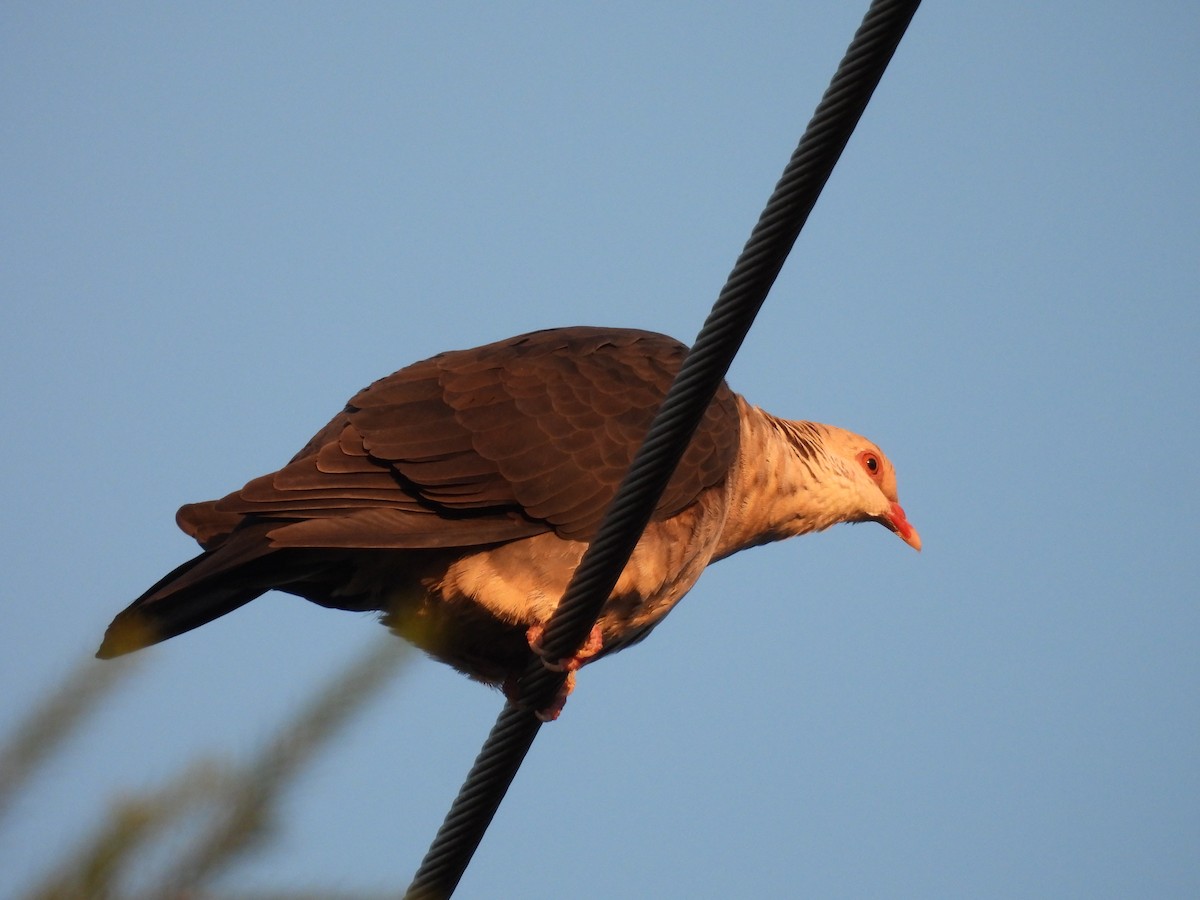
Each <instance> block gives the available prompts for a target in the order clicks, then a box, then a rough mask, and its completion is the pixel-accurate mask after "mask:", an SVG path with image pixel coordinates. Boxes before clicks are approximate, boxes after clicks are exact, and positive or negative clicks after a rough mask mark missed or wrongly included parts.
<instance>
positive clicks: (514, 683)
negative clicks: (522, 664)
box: [503, 672, 575, 722]
mask: <svg viewBox="0 0 1200 900" xmlns="http://www.w3.org/2000/svg"><path fill="white" fill-rule="evenodd" d="M503 690H504V696H505V697H506V698H508V700H509V702H510V703H516V702H517V701H518V700H519V699H520V697H521V686H520V683H519V680H518V679H517V678H516V677H515V676H513V677H510V678H507V679H505V681H504V686H503ZM573 690H575V673H574V672H568V673H567V677H566V678H565V679H564V680H563V683H562V687H560V688H559V689H558V693H556V694H555V695H554V699H553V700H551V701H550V703H549V704H548V705H546V706H543V707H542V708H541V709H535V710H534V711H533V714H534V715H535V716H537V717H538V718H539V719H541V720H542V721H543V722H553V721H554V720H555V719H557V718H558V717H559V716H561V715H562V711H563V707H564V706H566V705H567V698H568V697H569V696H571V691H573Z"/></svg>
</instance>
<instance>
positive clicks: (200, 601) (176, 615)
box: [96, 527, 299, 659]
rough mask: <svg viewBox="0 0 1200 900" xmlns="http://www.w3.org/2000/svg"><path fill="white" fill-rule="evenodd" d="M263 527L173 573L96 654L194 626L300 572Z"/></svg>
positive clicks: (108, 654) (117, 624)
mask: <svg viewBox="0 0 1200 900" xmlns="http://www.w3.org/2000/svg"><path fill="white" fill-rule="evenodd" d="M259 530H260V529H258V528H254V527H251V528H248V529H241V530H239V532H238V533H237V534H236V537H237V538H238V539H236V540H230V541H226V542H223V543H221V544H220V545H218V546H217V547H215V548H214V549H212V550H207V551H205V552H204V553H201V554H200V555H199V556H197V557H195V558H194V559H190V560H188V561H187V562H185V563H184V564H183V565H181V566H179V567H178V568H176V569H175V570H174V571H172V572H170V573H168V574H167V575H166V576H165V577H163V578H162V579H161V580H159V581H158V582H157V583H156V584H154V585H153V586H152V587H150V588H149V590H147V591H146V592H145V593H144V594H142V595H141V596H140V597H138V598H137V599H136V600H134V601H133V603H131V604H130V605H129V606H128V607H127V608H125V609H124V610H122V611H121V612H120V613H118V614H117V617H116V618H115V619H113V621H112V624H111V625H109V626H108V630H107V631H105V633H104V641H103V642H102V643H101V644H100V649H99V650H97V651H96V656H97V657H98V658H100V659H111V658H113V657H114V656H123V655H124V654H126V653H132V652H133V651H134V650H140V649H142V648H143V647H148V646H150V645H151V644H157V643H158V642H159V641H165V640H167V639H168V638H172V637H175V636H176V635H179V634H183V633H184V632H185V631H191V630H192V629H193V628H198V627H199V626H201V625H204V624H206V623H208V622H211V621H212V620H213V619H217V618H220V617H221V616H223V615H225V614H226V613H230V612H233V611H234V610H235V609H237V608H238V607H239V606H243V605H244V604H246V603H249V602H250V601H251V600H253V599H254V598H255V597H258V596H259V595H261V594H264V593H266V592H267V591H269V590H270V589H271V588H274V587H283V586H285V585H286V584H287V583H288V582H289V581H291V580H292V579H294V578H296V577H299V574H298V573H289V572H287V566H286V564H285V562H284V560H283V559H281V558H280V557H281V556H282V555H283V554H281V552H280V551H278V550H276V549H274V548H273V547H271V545H270V543H269V542H268V541H267V539H266V534H265V529H261V531H262V533H255V532H258V531H259ZM281 564H282V565H281Z"/></svg>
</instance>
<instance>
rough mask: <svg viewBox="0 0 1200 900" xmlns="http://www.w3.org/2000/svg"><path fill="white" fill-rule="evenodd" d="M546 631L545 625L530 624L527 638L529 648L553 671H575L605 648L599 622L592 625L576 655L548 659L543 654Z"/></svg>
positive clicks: (526, 634) (526, 633)
mask: <svg viewBox="0 0 1200 900" xmlns="http://www.w3.org/2000/svg"><path fill="white" fill-rule="evenodd" d="M545 631H546V626H544V625H530V626H529V630H528V631H526V632H525V640H527V641H529V649H531V650H532V651H533V652H534V653H536V654H537V655H538V657H539V658H540V659H541V661H542V665H544V666H545V667H546V668H547V669H549V670H550V671H551V672H575V671H576V670H578V669H579V668H580V667H582V666H583V664H584V663H586V662H587V661H588V660H589V659H591V658H592V657H593V656H595V655H596V654H597V653H599V652H600V651H601V650H602V649H604V632H602V631H601V630H600V626H599V625H598V624H597V625H593V626H592V630H591V631H590V632H589V633H588V636H587V640H586V641H584V642H583V646H582V647H580V648H579V649H578V650H576V651H575V655H574V656H567V657H564V658H563V659H546V657H545V656H544V655H543V654H542V635H543V634H544V633H545Z"/></svg>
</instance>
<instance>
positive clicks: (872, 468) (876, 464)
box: [858, 450, 883, 478]
mask: <svg viewBox="0 0 1200 900" xmlns="http://www.w3.org/2000/svg"><path fill="white" fill-rule="evenodd" d="M858 461H859V463H860V464H861V465H862V467H863V469H865V470H866V472H867V474H868V475H870V476H871V477H872V478H878V477H879V476H880V475H881V474H882V473H883V463H882V462H881V461H880V459H879V454H878V453H876V452H875V451H873V450H864V451H863V452H862V453H860V454H858Z"/></svg>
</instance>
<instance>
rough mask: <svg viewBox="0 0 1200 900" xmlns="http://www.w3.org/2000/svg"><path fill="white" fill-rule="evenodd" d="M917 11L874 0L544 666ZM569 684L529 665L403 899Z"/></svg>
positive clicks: (665, 477) (692, 419)
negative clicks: (552, 700) (539, 713)
mask: <svg viewBox="0 0 1200 900" xmlns="http://www.w3.org/2000/svg"><path fill="white" fill-rule="evenodd" d="M919 5H920V0H875V2H873V3H872V4H871V7H870V9H868V10H867V14H866V16H865V17H864V19H863V22H862V25H861V26H859V29H858V31H857V32H856V33H855V35H854V39H853V40H852V41H851V43H850V46H849V48H848V49H847V51H846V54H845V56H844V57H843V58H842V61H841V64H840V65H839V66H838V70H837V72H836V74H835V75H834V77H833V80H832V81H831V82H830V85H829V88H828V89H827V90H826V91H825V94H824V96H823V97H822V98H821V102H820V103H819V104H818V106H817V109H816V112H815V113H814V114H813V117H812V119H811V120H810V122H809V123H808V127H807V128H806V129H805V132H804V135H803V137H802V138H801V139H800V143H799V145H798V146H797V147H796V151H795V153H793V154H792V157H791V159H790V160H789V162H788V164H787V166H786V168H785V169H784V172H783V175H782V177H781V178H780V180H779V183H778V185H777V186H776V188H775V191H774V192H773V193H772V195H771V197H770V199H769V200H768V201H767V205H766V208H765V209H764V210H763V213H762V215H761V216H760V217H759V220H758V223H757V224H756V225H755V227H754V230H753V231H752V232H751V234H750V239H749V240H748V241H747V242H746V246H745V248H744V249H743V250H742V253H741V255H740V256H739V257H738V260H737V262H736V263H735V264H734V267H733V270H732V271H731V272H730V274H729V278H728V280H727V281H726V283H725V287H724V288H723V289H722V290H721V293H720V295H719V296H718V298H717V301H716V303H715V304H714V306H713V308H712V311H711V312H710V313H709V316H708V318H707V320H706V321H705V323H704V326H703V328H701V330H700V333H699V335H698V336H697V338H696V342H695V344H694V345H693V346H692V349H691V351H690V352H689V353H688V355H687V358H686V359H685V360H684V362H683V365H682V367H681V368H680V371H679V374H678V375H677V376H676V378H675V381H674V383H673V384H672V385H671V388H670V390H669V391H668V393H667V396H666V398H665V399H664V401H663V405H662V408H661V409H660V410H659V412H658V415H657V416H656V417H655V419H654V422H653V423H652V424H651V426H650V430H649V432H648V433H647V435H646V439H645V441H644V442H643V444H642V447H641V449H640V450H639V451H638V453H637V455H636V456H635V457H634V460H633V463H632V465H631V466H630V469H629V472H628V474H627V475H626V476H625V479H624V481H622V483H621V486H620V487H619V488H618V490H617V493H616V495H615V497H614V498H613V501H612V504H611V505H610V507H609V509H608V511H607V512H606V513H605V516H604V521H603V522H602V523H601V525H600V529H599V531H598V532H597V534H596V538H595V540H593V541H592V543H591V544H590V546H589V547H588V549H587V552H586V553H585V554H584V556H583V559H582V561H581V562H580V564H579V567H578V568H577V569H576V571H575V575H574V577H573V578H572V579H571V583H570V584H569V585H568V587H567V590H566V593H565V594H564V595H563V598H562V601H561V602H560V603H559V606H558V609H557V610H556V611H555V613H554V615H553V616H552V617H551V619H550V621H549V622H548V623H547V625H546V628H545V631H544V633H543V635H542V657H543V658H544V659H550V660H553V659H563V658H567V657H570V656H572V655H573V654H574V653H575V652H576V650H577V649H578V648H579V647H581V646H582V645H583V643H584V641H585V640H586V638H587V636H588V633H589V632H590V631H591V628H592V626H593V625H594V624H595V622H596V619H597V617H598V616H599V614H600V610H601V608H602V607H603V605H604V603H605V601H606V600H607V599H608V596H609V594H610V593H611V592H612V589H613V587H614V586H615V585H616V582H617V579H618V578H619V576H620V574H621V571H622V570H623V569H624V567H625V564H626V562H628V560H629V556H630V554H631V553H632V552H633V548H634V546H635V545H636V544H637V542H638V539H639V538H640V537H641V534H642V531H643V529H644V528H645V527H646V524H647V523H648V522H649V521H650V516H651V514H652V513H653V511H654V507H655V505H656V504H657V502H658V499H659V497H660V496H661V494H662V492H663V490H664V489H665V488H666V485H667V482H668V481H669V480H670V478H671V475H672V473H673V472H674V471H675V467H676V465H678V463H679V460H680V459H681V458H682V456H683V453H684V451H685V449H686V448H687V445H688V442H689V441H690V440H691V437H692V434H693V433H694V432H695V430H696V428H697V426H698V425H699V423H700V420H701V418H702V417H703V415H704V411H705V410H706V409H707V407H708V404H709V403H710V402H711V400H712V397H713V395H714V394H715V393H716V390H717V388H718V387H719V386H720V383H721V380H722V379H723V378H724V377H725V373H726V372H727V371H728V370H729V366H730V365H731V364H732V362H733V358H734V356H735V354H736V353H737V351H738V349H739V348H740V347H741V344H742V341H743V340H744V339H745V337H746V334H747V332H748V331H749V330H750V325H751V324H752V323H753V321H754V317H755V316H756V315H757V314H758V310H759V309H760V308H761V307H762V304H763V302H764V301H765V300H766V297H767V293H768V291H769V290H770V288H771V285H772V284H774V283H775V279H776V277H777V276H778V275H779V271H780V269H781V268H782V267H783V263H784V260H786V259H787V255H788V253H789V252H790V251H791V249H792V246H793V245H794V244H795V242H796V238H797V237H798V236H799V234H800V230H801V229H802V228H803V227H804V223H805V222H806V221H807V220H808V216H809V213H811V212H812V209H813V206H814V205H815V204H816V202H817V198H818V197H819V196H820V193H821V190H822V189H823V188H824V186H825V182H826V181H827V180H828V178H829V175H830V173H831V172H832V171H833V167H834V165H835V164H836V163H837V160H838V158H839V157H840V156H841V153H842V150H843V149H844V148H845V146H846V143H847V141H848V140H849V139H850V135H851V133H852V132H853V131H854V128H855V126H856V125H857V124H858V120H859V119H860V118H861V116H862V113H863V110H864V109H865V108H866V105H867V102H868V101H869V100H870V99H871V95H872V93H874V91H875V88H876V86H877V85H878V84H879V80H880V79H881V78H882V76H883V72H884V70H885V69H886V68H887V65H888V63H889V62H890V61H891V58H892V55H893V53H894V52H895V50H896V47H897V45H898V44H899V43H900V39H901V38H902V37H903V36H904V32H905V30H906V29H907V28H908V23H909V22H910V21H911V20H912V17H913V15H914V14H915V13H916V10H917V7H918V6H919ZM564 677H565V676H564V675H563V674H562V673H559V672H552V671H550V670H548V669H547V668H546V667H545V666H544V665H543V664H542V662H541V660H539V659H533V660H532V661H531V662H530V665H529V667H528V668H527V669H526V672H525V674H524V675H523V676H522V677H521V680H520V682H519V684H520V691H519V700H518V701H517V702H515V703H514V702H512V701H509V702H508V703H506V704H505V706H504V709H503V710H502V711H501V713H500V716H499V718H498V719H497V720H496V724H495V725H494V726H493V727H492V730H491V732H490V734H489V735H488V738H487V741H486V742H485V743H484V745H483V748H482V749H481V750H480V752H479V756H478V757H476V759H475V763H474V765H473V766H472V768H471V771H470V773H469V774H468V775H467V778H466V781H465V782H464V783H463V786H462V788H461V790H460V791H459V794H458V797H457V798H455V801H454V803H453V805H452V806H451V808H450V811H449V813H447V815H446V819H445V821H444V822H443V823H442V827H441V828H440V829H439V830H438V833H437V836H436V837H435V838H434V841H433V844H432V845H431V846H430V848H429V852H428V853H427V854H426V855H425V859H424V860H423V861H422V863H421V866H420V868H419V869H418V870H417V873H416V875H415V877H414V878H413V881H412V884H411V885H410V886H409V889H408V892H407V893H406V894H405V896H406V898H409V900H441V898H444V897H449V896H450V895H451V894H452V893H453V892H454V889H455V887H457V885H458V882H459V880H460V879H461V878H462V874H463V872H464V871H466V867H467V864H468V863H469V862H470V860H471V857H472V855H473V854H474V852H475V848H476V847H477V846H478V845H479V842H480V840H482V838H483V834H484V832H485V831H486V830H487V827H488V825H489V824H490V823H491V820H492V817H493V816H494V815H495V812H496V810H497V809H498V808H499V806H500V801H501V800H503V799H504V794H505V793H506V792H507V790H508V786H509V785H510V784H511V783H512V779H513V777H514V776H515V775H516V772H517V770H518V769H519V768H520V765H521V762H522V761H523V760H524V758H525V754H526V753H527V752H528V751H529V747H530V746H531V745H532V744H533V739H534V738H535V737H536V736H537V732H538V730H539V729H540V728H541V725H542V723H541V721H540V720H539V719H538V718H537V717H536V716H535V715H534V714H533V712H532V711H531V710H533V709H539V708H543V707H544V706H545V705H546V704H547V703H548V701H549V699H550V698H552V697H553V696H554V695H555V693H557V691H558V690H559V689H560V688H561V687H562V685H563V680H564Z"/></svg>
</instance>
